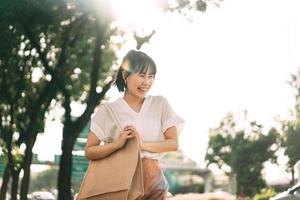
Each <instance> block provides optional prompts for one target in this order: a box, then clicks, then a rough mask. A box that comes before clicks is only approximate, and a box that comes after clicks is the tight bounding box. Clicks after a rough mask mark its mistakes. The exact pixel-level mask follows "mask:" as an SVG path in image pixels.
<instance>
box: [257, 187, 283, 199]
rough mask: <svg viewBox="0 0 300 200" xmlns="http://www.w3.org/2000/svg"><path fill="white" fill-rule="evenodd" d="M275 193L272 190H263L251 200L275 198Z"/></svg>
mask: <svg viewBox="0 0 300 200" xmlns="http://www.w3.org/2000/svg"><path fill="white" fill-rule="evenodd" d="M276 194H277V193H276V192H275V190H274V189H273V188H264V189H262V190H261V191H260V193H259V194H255V195H254V197H253V200H269V199H270V198H271V197H273V196H275V195H276Z"/></svg>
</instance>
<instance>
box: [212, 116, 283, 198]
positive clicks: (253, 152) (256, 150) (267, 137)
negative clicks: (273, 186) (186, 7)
mask: <svg viewBox="0 0 300 200" xmlns="http://www.w3.org/2000/svg"><path fill="white" fill-rule="evenodd" d="M245 123H246V125H247V126H246V127H245V128H238V124H237V123H236V119H235V118H234V116H233V114H231V113H229V114H227V115H226V117H225V118H224V119H223V120H222V121H221V123H220V125H219V127H217V128H215V129H211V130H210V136H209V144H208V149H207V153H206V160H207V162H208V164H212V163H215V164H217V165H218V166H219V167H220V168H222V169H225V170H226V169H227V168H228V169H227V170H226V171H225V172H226V173H227V174H230V173H231V174H234V175H235V176H236V181H237V192H238V193H239V194H246V195H250V196H252V195H254V194H255V193H256V192H258V191H259V189H260V188H262V187H263V186H264V181H263V180H262V176H261V170H262V169H263V163H264V162H265V161H267V160H274V159H275V156H274V153H275V151H276V150H277V148H276V145H274V144H275V143H276V138H277V135H278V133H277V131H276V130H275V129H271V130H269V132H268V133H267V134H265V133H264V129H263V127H262V125H260V124H259V123H257V122H256V121H252V122H246V121H245Z"/></svg>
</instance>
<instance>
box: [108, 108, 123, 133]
mask: <svg viewBox="0 0 300 200" xmlns="http://www.w3.org/2000/svg"><path fill="white" fill-rule="evenodd" d="M103 106H104V107H105V108H106V109H107V111H108V113H109V114H110V116H111V118H112V119H113V121H114V123H115V124H116V126H117V128H118V129H119V131H122V125H121V122H120V119H119V117H118V116H117V115H116V114H115V112H114V111H113V109H112V108H111V107H110V106H109V105H108V104H107V103H104V104H103Z"/></svg>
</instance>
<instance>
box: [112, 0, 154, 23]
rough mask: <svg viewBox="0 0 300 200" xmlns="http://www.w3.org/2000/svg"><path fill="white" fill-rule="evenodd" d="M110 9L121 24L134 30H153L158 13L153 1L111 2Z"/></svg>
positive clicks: (116, 0)
mask: <svg viewBox="0 0 300 200" xmlns="http://www.w3.org/2000/svg"><path fill="white" fill-rule="evenodd" d="M112 9H113V12H114V13H115V15H116V16H117V19H118V20H119V21H120V22H121V23H124V24H127V25H129V26H132V28H134V29H139V28H141V27H143V29H148V28H151V26H152V28H153V26H154V23H155V21H156V19H155V18H157V16H158V11H159V10H158V9H157V2H156V1H153V0H144V1H140V0H127V1H124V0H123V1H121V0H112Z"/></svg>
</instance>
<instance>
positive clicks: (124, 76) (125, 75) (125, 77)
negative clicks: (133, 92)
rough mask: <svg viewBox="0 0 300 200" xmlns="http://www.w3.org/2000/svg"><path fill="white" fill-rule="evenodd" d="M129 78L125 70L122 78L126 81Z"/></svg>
mask: <svg viewBox="0 0 300 200" xmlns="http://www.w3.org/2000/svg"><path fill="white" fill-rule="evenodd" d="M127 76H128V74H127V72H126V71H125V70H123V71H122V78H123V80H124V81H125V80H126V79H127Z"/></svg>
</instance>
